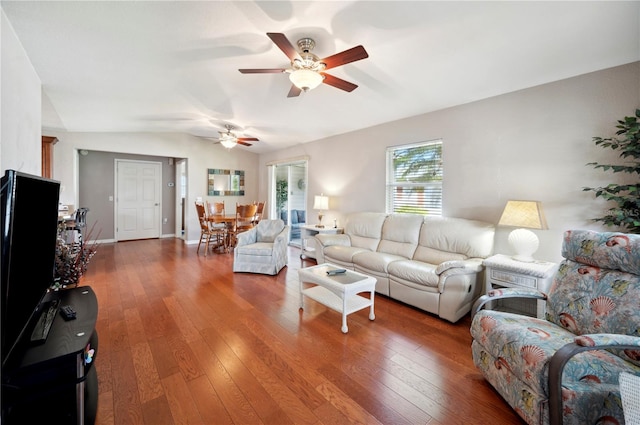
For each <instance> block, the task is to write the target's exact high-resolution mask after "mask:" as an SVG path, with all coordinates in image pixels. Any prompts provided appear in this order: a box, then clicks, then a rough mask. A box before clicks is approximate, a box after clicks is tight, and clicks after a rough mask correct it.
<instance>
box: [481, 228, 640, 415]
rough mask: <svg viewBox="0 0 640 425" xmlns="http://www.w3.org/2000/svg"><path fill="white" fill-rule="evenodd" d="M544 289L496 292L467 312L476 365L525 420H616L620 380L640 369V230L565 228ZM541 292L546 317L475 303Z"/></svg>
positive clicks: (619, 408)
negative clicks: (559, 253)
mask: <svg viewBox="0 0 640 425" xmlns="http://www.w3.org/2000/svg"><path fill="white" fill-rule="evenodd" d="M562 256H563V257H564V260H563V261H562V263H561V264H560V267H559V268H558V272H557V273H556V275H555V276H554V281H553V284H552V286H551V288H550V290H549V294H548V295H545V294H541V293H537V292H536V291H535V290H529V289H513V290H512V289H509V288H506V289H497V290H494V291H491V292H490V293H489V294H488V295H485V296H483V297H481V298H480V299H479V300H478V301H477V302H476V304H475V305H474V308H473V310H472V314H474V317H473V321H472V324H471V335H472V337H473V343H472V353H473V361H474V363H475V365H476V367H477V368H478V369H479V370H480V371H481V372H482V374H483V375H484V377H485V378H486V379H487V381H489V383H491V385H493V387H494V388H495V389H496V390H497V391H498V393H499V394H500V395H501V396H502V397H503V398H504V399H505V400H506V401H507V402H508V403H509V404H510V405H511V407H512V408H513V409H514V410H515V411H516V412H517V413H518V414H519V415H520V416H521V417H522V418H523V419H524V420H525V421H526V422H527V423H528V424H530V425H533V424H536V425H540V424H552V425H555V424H562V423H564V424H576V425H577V424H580V425H583V424H603V425H604V424H623V423H624V412H623V410H622V403H621V399H620V388H619V384H618V377H619V376H620V373H621V372H627V373H631V374H633V375H640V235H631V234H624V233H614V232H601V233H600V232H594V231H588V230H573V231H567V232H565V234H564V241H563V245H562ZM514 295H522V296H525V297H534V298H535V297H537V298H546V320H542V319H537V318H534V317H526V316H521V315H518V314H513V313H506V312H499V311H492V310H486V309H484V310H482V307H483V305H484V304H485V303H487V302H489V301H494V300H496V299H499V298H500V297H512V296H514Z"/></svg>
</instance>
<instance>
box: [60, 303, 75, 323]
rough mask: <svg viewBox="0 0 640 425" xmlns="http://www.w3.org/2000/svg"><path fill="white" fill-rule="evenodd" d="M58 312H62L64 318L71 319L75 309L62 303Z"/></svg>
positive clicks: (73, 317) (73, 316)
mask: <svg viewBox="0 0 640 425" xmlns="http://www.w3.org/2000/svg"><path fill="white" fill-rule="evenodd" d="M60 314H62V317H63V318H64V320H73V319H75V318H76V311H75V310H74V309H73V308H71V306H70V305H63V306H62V307H60Z"/></svg>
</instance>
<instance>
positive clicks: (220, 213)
mask: <svg viewBox="0 0 640 425" xmlns="http://www.w3.org/2000/svg"><path fill="white" fill-rule="evenodd" d="M206 206H207V209H206V211H207V221H209V226H210V227H211V228H212V230H214V231H215V232H216V241H217V243H218V246H220V247H222V248H224V250H225V251H227V250H228V248H229V231H230V230H231V229H230V227H231V226H229V223H228V222H227V221H225V216H226V213H225V207H224V201H221V202H209V201H206Z"/></svg>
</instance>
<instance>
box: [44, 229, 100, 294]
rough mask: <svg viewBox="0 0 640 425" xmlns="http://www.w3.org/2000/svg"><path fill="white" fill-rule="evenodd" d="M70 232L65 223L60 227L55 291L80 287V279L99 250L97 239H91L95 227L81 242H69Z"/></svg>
mask: <svg viewBox="0 0 640 425" xmlns="http://www.w3.org/2000/svg"><path fill="white" fill-rule="evenodd" d="M94 227H95V223H94ZM68 231H69V230H68V229H67V227H66V225H65V223H64V222H62V223H60V225H58V238H57V240H56V260H55V273H54V284H53V286H52V289H54V290H55V289H62V288H67V287H72V286H73V287H75V286H78V283H79V282H80V278H81V277H82V276H83V275H84V274H85V272H86V271H87V266H88V265H89V261H91V258H92V257H93V256H94V255H95V253H96V251H97V249H98V243H97V242H96V239H93V240H92V239H91V234H92V233H93V227H92V228H91V231H90V232H89V233H88V234H86V235H82V236H81V237H82V240H81V241H80V242H76V241H72V242H68V239H67V236H68V234H67V232H68Z"/></svg>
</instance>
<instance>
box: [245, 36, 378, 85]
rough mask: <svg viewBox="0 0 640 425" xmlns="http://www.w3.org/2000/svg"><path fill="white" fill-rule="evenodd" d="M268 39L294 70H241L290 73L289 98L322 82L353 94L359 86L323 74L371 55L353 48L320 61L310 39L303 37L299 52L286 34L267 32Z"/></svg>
mask: <svg viewBox="0 0 640 425" xmlns="http://www.w3.org/2000/svg"><path fill="white" fill-rule="evenodd" d="M267 36H268V37H269V38H270V39H271V41H273V42H274V43H275V45H276V46H278V47H279V48H280V50H282V51H283V52H284V54H285V55H287V57H288V58H289V60H290V61H291V68H264V69H239V70H238V71H240V72H241V73H243V74H274V73H288V74H289V79H290V80H291V82H292V83H293V84H292V85H291V90H289V94H288V95H287V97H296V96H299V95H300V93H301V92H303V91H305V92H306V91H308V90H312V89H314V88H316V87H318V86H319V85H320V84H321V83H324V84H328V85H330V86H333V87H336V88H339V89H341V90H344V91H347V92H351V91H353V90H355V89H356V88H357V87H358V86H357V85H356V84H353V83H350V82H348V81H345V80H343V79H341V78H338V77H334V76H333V75H331V74H327V73H326V72H324V71H326V70H327V69H331V68H335V67H338V66H341V65H345V64H347V63H350V62H355V61H359V60H361V59H365V58H368V57H369V54H368V53H367V51H366V50H365V49H364V47H362V46H356V47H352V48H351V49H348V50H345V51H343V52H340V53H336V54H335V55H332V56H329V57H326V58H324V59H319V58H318V57H317V56H316V55H314V54H313V53H311V50H313V48H314V47H315V45H316V43H315V41H313V39H311V38H301V39H300V40H298V48H299V49H300V51H299V52H298V51H297V50H296V49H295V47H294V46H293V44H291V42H290V41H289V39H287V37H286V36H285V35H284V34H281V33H277V32H268V33H267Z"/></svg>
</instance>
